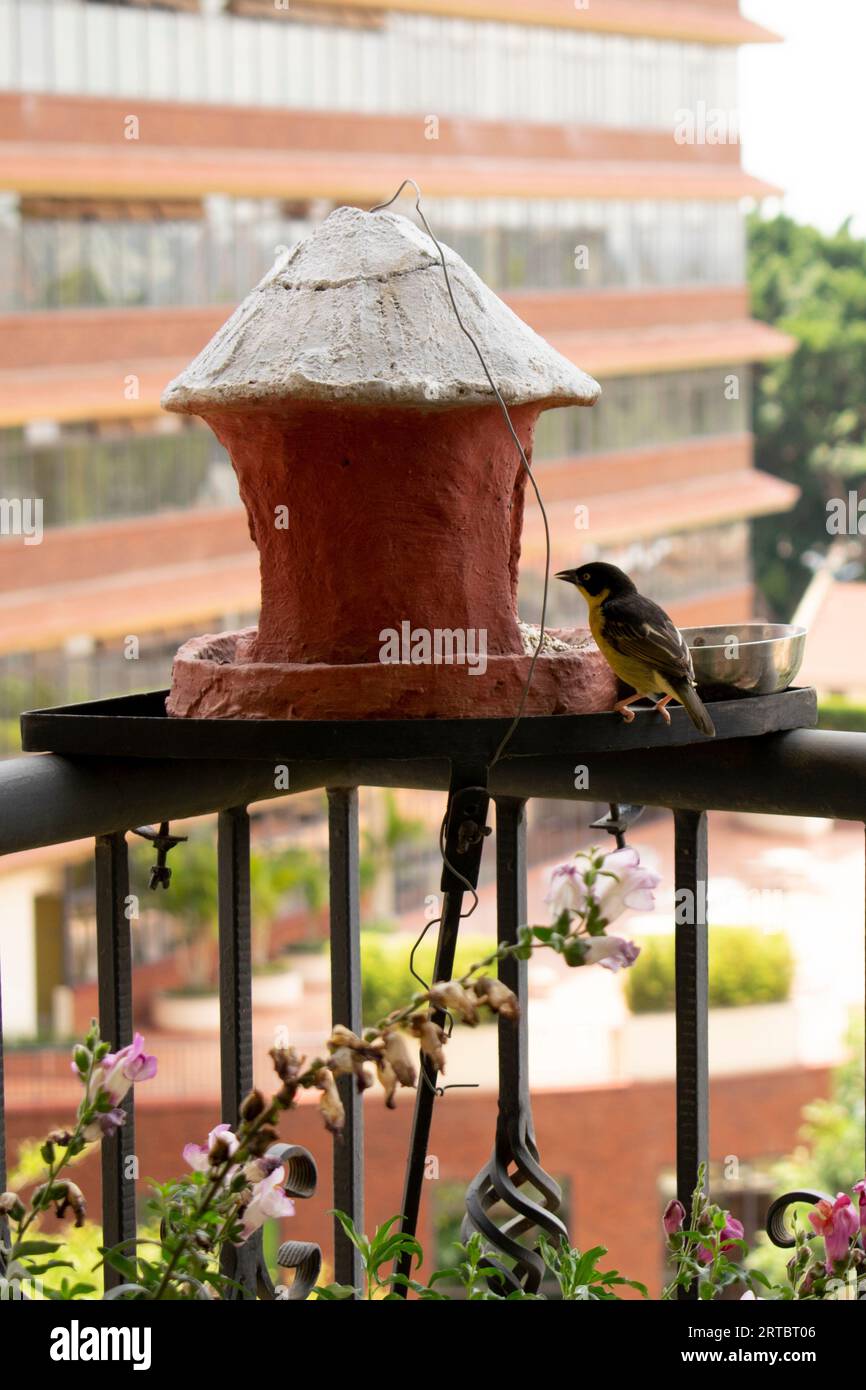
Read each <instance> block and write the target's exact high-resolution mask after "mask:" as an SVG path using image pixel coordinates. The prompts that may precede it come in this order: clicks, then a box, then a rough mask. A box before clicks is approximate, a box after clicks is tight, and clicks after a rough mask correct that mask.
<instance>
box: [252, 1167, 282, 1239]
mask: <svg viewBox="0 0 866 1390" xmlns="http://www.w3.org/2000/svg"><path fill="white" fill-rule="evenodd" d="M285 1180H286V1170H285V1168H284V1167H283V1166H282V1164H281V1165H280V1167H279V1168H275V1169H274V1170H273V1172H272V1173H269V1174H268V1175H267V1177H264V1178H262V1179H261V1181H260V1182H257V1183H254V1184H253V1187H252V1188H251V1189H250V1191H251V1196H250V1200H249V1201H248V1203H247V1205H246V1206H245V1207H244V1210H243V1234H242V1237H241V1239H242V1240H249V1238H250V1236H251V1235H252V1234H253V1232H254V1231H257V1230H258V1229H259V1227H260V1226H263V1225H264V1224H265V1222H266V1221H267V1220H268V1218H269V1217H281V1216H294V1214H295V1204H294V1202H293V1201H292V1199H291V1197H290V1196H289V1195H288V1193H287V1192H285V1191H284V1190H283V1184H284V1182H285Z"/></svg>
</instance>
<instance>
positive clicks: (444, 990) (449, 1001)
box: [427, 980, 478, 1028]
mask: <svg viewBox="0 0 866 1390" xmlns="http://www.w3.org/2000/svg"><path fill="white" fill-rule="evenodd" d="M427 998H428V999H429V1000H430V1003H431V1004H432V1005H433V1007H434V1008H435V1009H442V1010H443V1011H444V1012H448V1013H455V1014H459V1015H460V1017H461V1018H462V1020H463V1022H464V1023H468V1024H469V1027H470V1028H474V1027H475V1025H476V1024H477V1022H478V1000H477V999H476V998H475V995H474V993H473V992H472V990H468V989H464V987H463V985H461V983H460V981H459V980H437V981H436V983H435V984H434V985H432V986H431V988H430V989H429V990H428V992H427Z"/></svg>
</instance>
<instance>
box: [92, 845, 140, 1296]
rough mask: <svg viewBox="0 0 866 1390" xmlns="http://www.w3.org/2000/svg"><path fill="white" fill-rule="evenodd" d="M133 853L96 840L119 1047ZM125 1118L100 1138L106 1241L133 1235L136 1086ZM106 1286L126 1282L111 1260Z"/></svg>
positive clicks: (102, 978)
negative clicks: (110, 1136) (130, 861)
mask: <svg viewBox="0 0 866 1390" xmlns="http://www.w3.org/2000/svg"><path fill="white" fill-rule="evenodd" d="M128 900H129V859H128V854H127V846H126V836H125V835H124V834H122V833H116V834H114V835H100V836H98V837H97V840H96V959H97V969H98V972H99V986H98V990H99V1031H100V1034H101V1036H102V1037H103V1038H104V1039H105V1040H106V1041H107V1042H110V1043H111V1046H112V1050H113V1051H114V1052H116V1051H117V1050H118V1049H119V1048H121V1047H125V1046H126V1044H127V1043H129V1042H131V1041H132V935H131V930H130V919H129V916H128V915H127V914H128ZM121 1108H122V1109H123V1110H124V1111H125V1112H126V1123H125V1124H124V1125H123V1127H122V1129H119V1130H118V1131H117V1133H116V1134H115V1135H114V1136H113V1137H112V1138H110V1139H103V1141H102V1236H103V1241H104V1243H105V1245H107V1246H112V1245H119V1244H120V1242H121V1241H128V1240H132V1239H134V1237H135V1178H134V1177H133V1172H134V1163H133V1161H132V1160H133V1155H134V1153H135V1116H134V1103H133V1097H132V1091H130V1092H129V1095H128V1096H127V1097H126V1099H125V1100H124V1101H123V1103H122V1107H121ZM104 1270H105V1276H104V1277H105V1287H106V1289H110V1288H114V1287H115V1285H117V1284H120V1283H122V1282H123V1276H122V1275H121V1274H119V1273H118V1272H117V1271H116V1270H113V1269H111V1268H110V1267H109V1266H108V1265H107V1264H106V1265H105V1266H104Z"/></svg>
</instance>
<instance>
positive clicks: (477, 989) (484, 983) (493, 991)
mask: <svg viewBox="0 0 866 1390" xmlns="http://www.w3.org/2000/svg"><path fill="white" fill-rule="evenodd" d="M472 989H473V991H474V993H475V994H476V995H477V996H478V998H479V1001H480V1002H481V1003H482V1004H486V1005H487V1007H488V1008H490V1009H492V1010H493V1012H494V1013H495V1014H502V1017H503V1018H513V1019H517V1018H519V1017H520V1004H519V1003H518V1001H517V995H516V994H515V993H514V991H513V990H511V989H509V988H508V986H507V985H504V984H503V983H502V981H501V980H495V979H494V978H493V976H492V975H481V976H479V978H478V979H477V980H473V981H472Z"/></svg>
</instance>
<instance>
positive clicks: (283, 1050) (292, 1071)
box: [268, 1047, 304, 1094]
mask: <svg viewBox="0 0 866 1390" xmlns="http://www.w3.org/2000/svg"><path fill="white" fill-rule="evenodd" d="M268 1055H269V1056H270V1058H271V1061H272V1062H273V1064H274V1071H275V1072H276V1073H277V1076H278V1077H279V1078H280V1080H281V1081H282V1083H283V1085H284V1086H289V1087H291V1086H292V1085H293V1084H294V1085H297V1080H298V1076H299V1075H300V1072H301V1069H302V1068H303V1065H304V1059H303V1057H299V1056H298V1054H297V1051H296V1050H295V1048H293V1047H272V1048H271V1050H270V1052H269V1054H268ZM293 1094H294V1092H293Z"/></svg>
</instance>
